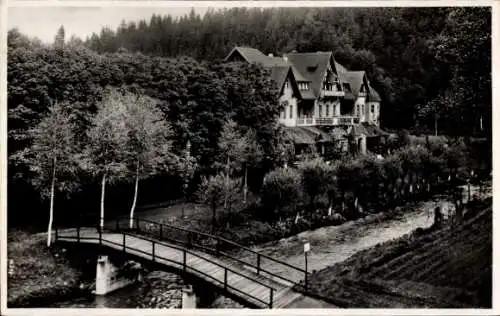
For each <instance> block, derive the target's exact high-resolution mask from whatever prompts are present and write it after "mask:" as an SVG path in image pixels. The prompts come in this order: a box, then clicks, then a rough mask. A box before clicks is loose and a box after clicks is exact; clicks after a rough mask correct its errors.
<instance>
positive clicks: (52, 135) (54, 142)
mask: <svg viewBox="0 0 500 316" xmlns="http://www.w3.org/2000/svg"><path fill="white" fill-rule="evenodd" d="M73 119H74V118H73V117H72V116H71V115H70V114H69V113H68V111H67V110H66V109H65V106H63V105H62V104H58V103H56V104H54V105H53V106H51V107H49V109H48V112H47V113H46V114H45V115H44V116H43V117H42V119H41V120H40V122H39V123H38V124H37V125H36V126H35V127H33V128H30V129H29V130H28V131H27V135H28V136H29V141H30V146H29V147H27V148H25V149H24V150H22V151H18V152H16V153H15V154H13V155H11V156H10V157H9V160H10V162H11V163H12V164H14V165H17V166H19V167H21V168H23V170H25V172H27V173H24V174H19V175H18V176H27V179H29V180H30V182H31V183H32V184H33V186H34V187H36V188H37V190H38V191H39V192H40V194H41V196H42V197H43V198H47V197H49V194H50V183H51V181H52V178H53V173H54V174H55V177H56V178H57V179H56V181H55V188H56V190H57V191H58V192H64V193H71V192H74V191H75V190H76V189H77V188H78V181H76V178H75V176H76V175H77V173H78V171H79V167H80V166H79V164H78V162H79V155H78V152H77V149H78V148H77V144H76V143H75V136H74V130H75V124H74V122H73ZM26 169H27V170H28V171H26Z"/></svg>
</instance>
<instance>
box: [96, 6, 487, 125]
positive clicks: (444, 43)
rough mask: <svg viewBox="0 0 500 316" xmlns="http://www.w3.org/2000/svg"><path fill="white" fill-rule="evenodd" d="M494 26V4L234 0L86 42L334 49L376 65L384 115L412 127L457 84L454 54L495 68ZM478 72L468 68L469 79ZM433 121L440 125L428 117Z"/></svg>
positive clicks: (207, 49) (372, 72) (133, 46)
mask: <svg viewBox="0 0 500 316" xmlns="http://www.w3.org/2000/svg"><path fill="white" fill-rule="evenodd" d="M490 34H491V12H490V11H489V9H488V8H265V9H262V8H231V9H220V10H209V11H208V12H206V13H205V15H204V16H203V17H201V16H200V15H198V14H196V12H195V11H191V12H190V13H188V14H186V15H185V16H181V17H179V18H173V17H172V16H170V15H166V16H160V15H153V16H152V17H151V19H150V20H149V21H146V20H142V21H139V22H138V23H134V22H126V21H123V22H122V24H121V25H120V26H119V27H118V29H117V30H116V32H115V31H113V30H111V29H109V28H105V29H103V30H102V31H101V32H100V34H93V35H92V36H91V37H89V38H88V39H87V40H86V45H87V46H88V47H90V48H92V49H93V50H95V51H97V52H115V51H118V50H119V49H120V48H124V49H126V50H128V51H140V52H142V53H144V54H149V55H155V56H170V57H175V56H191V57H193V58H195V59H197V60H209V61H214V60H218V59H222V58H224V57H225V56H226V55H227V54H228V52H229V51H230V50H231V49H232V48H233V47H234V46H236V45H241V46H243V45H245V46H251V47H255V48H258V49H260V50H261V51H262V52H264V53H266V54H267V53H274V54H282V53H287V52H290V51H292V50H297V51H299V52H300V51H333V52H334V54H335V58H336V59H337V60H338V61H339V62H341V63H343V64H345V65H346V66H347V67H349V68H351V69H352V70H361V69H363V70H366V71H367V72H368V74H369V77H370V78H371V80H372V83H373V86H374V88H376V89H377V90H378V91H379V92H380V94H381V95H382V97H383V101H384V107H383V109H382V120H383V123H384V124H385V125H386V126H391V127H409V126H412V125H413V124H415V123H417V118H418V115H417V114H419V111H418V108H417V105H422V104H426V103H427V102H429V101H430V100H433V99H434V98H435V97H436V96H437V95H438V94H439V93H440V92H441V91H443V90H446V89H447V87H449V85H450V84H451V80H452V78H453V77H454V73H455V70H454V67H452V66H451V65H450V62H453V63H454V62H457V61H459V59H457V56H461V57H460V58H462V59H465V60H462V62H464V63H465V64H468V65H469V66H468V67H469V68H470V67H474V65H475V64H474V63H476V64H477V63H478V62H479V63H480V64H481V67H480V68H481V69H476V68H475V67H474V69H476V70H474V71H475V72H481V73H482V74H483V75H486V76H490V75H489V72H490V70H489V69H491V65H490V64H489V63H488V60H491V59H490V57H488V56H485V54H486V55H489V54H490V49H489V47H490V45H491V39H490ZM436 42H439V44H438V45H433V44H436ZM455 44H457V45H455ZM436 50H437V51H436ZM438 53H439V54H438ZM440 56H441V57H444V58H440ZM449 58H452V60H450V59H449ZM481 61H482V62H481ZM462 70H465V71H468V70H467V68H462ZM469 70H471V69H469ZM472 76H473V73H471V72H467V73H466V74H465V77H464V79H465V80H467V78H472ZM489 88H490V85H488V82H487V81H484V84H480V85H476V86H475V90H476V91H477V93H478V94H481V95H483V96H484V97H485V98H487V97H486V95H488V94H489V93H488V91H483V89H489ZM477 101H478V102H479V100H477ZM484 101H487V100H484ZM486 103H488V102H486ZM427 123H428V125H429V126H432V122H427V121H426V120H425V119H422V122H421V124H427ZM448 128H450V127H448Z"/></svg>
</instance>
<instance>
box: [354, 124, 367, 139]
mask: <svg viewBox="0 0 500 316" xmlns="http://www.w3.org/2000/svg"><path fill="white" fill-rule="evenodd" d="M349 135H353V136H356V137H357V136H360V135H365V136H370V133H369V132H368V131H367V130H366V128H365V126H364V125H361V124H359V125H352V126H351V130H350V131H349Z"/></svg>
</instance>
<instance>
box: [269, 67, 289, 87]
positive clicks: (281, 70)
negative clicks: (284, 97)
mask: <svg viewBox="0 0 500 316" xmlns="http://www.w3.org/2000/svg"><path fill="white" fill-rule="evenodd" d="M289 71H290V66H275V67H272V68H271V78H272V79H273V81H274V82H276V84H277V85H278V87H280V88H281V87H283V85H284V84H285V81H286V78H287V75H288V72H289Z"/></svg>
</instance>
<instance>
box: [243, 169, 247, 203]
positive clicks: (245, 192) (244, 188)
mask: <svg viewBox="0 0 500 316" xmlns="http://www.w3.org/2000/svg"><path fill="white" fill-rule="evenodd" d="M247 172H248V169H247V164H246V163H245V181H244V184H243V203H244V204H246V203H247V193H248V183H247V176H248V173H247Z"/></svg>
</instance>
